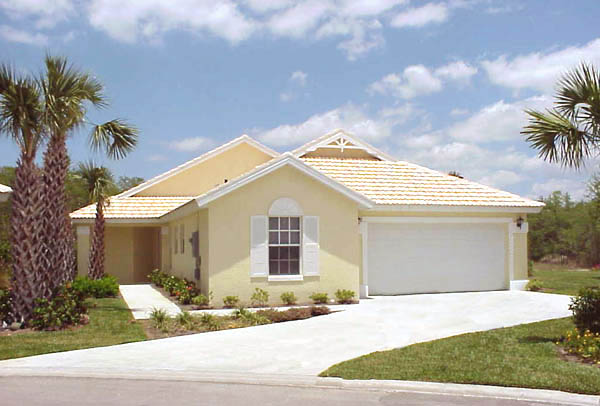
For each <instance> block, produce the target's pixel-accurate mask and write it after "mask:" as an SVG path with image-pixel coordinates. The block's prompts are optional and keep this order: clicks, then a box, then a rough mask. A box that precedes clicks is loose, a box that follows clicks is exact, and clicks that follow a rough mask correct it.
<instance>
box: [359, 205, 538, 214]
mask: <svg viewBox="0 0 600 406" xmlns="http://www.w3.org/2000/svg"><path fill="white" fill-rule="evenodd" d="M542 208H543V205H542V206H524V207H517V206H460V205H456V206H454V205H439V204H435V205H434V204H377V205H375V206H374V207H372V208H371V209H370V210H371V211H407V212H427V213H429V212H456V213H464V212H469V213H539V212H540V211H541V210H542Z"/></svg>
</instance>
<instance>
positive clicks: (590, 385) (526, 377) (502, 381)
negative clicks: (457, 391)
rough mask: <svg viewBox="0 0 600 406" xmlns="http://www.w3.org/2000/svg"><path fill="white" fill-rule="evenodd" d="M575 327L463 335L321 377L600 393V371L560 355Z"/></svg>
mask: <svg viewBox="0 0 600 406" xmlns="http://www.w3.org/2000/svg"><path fill="white" fill-rule="evenodd" d="M571 328H573V323H572V321H571V319H570V318H565V319H558V320H550V321H543V322H538V323H532V324H522V325H519V326H516V327H509V328H503V329H497V330H490V331H484V332H480V333H470V334H463V335H459V336H455V337H449V338H445V339H441V340H435V341H430V342H426V343H421V344H414V345H411V346H408V347H404V348H399V349H396V350H391V351H383V352H375V353H372V354H368V355H365V356H362V357H359V358H355V359H352V360H349V361H345V362H342V363H340V364H337V365H334V366H332V367H331V368H329V369H327V370H326V371H324V372H322V373H321V376H337V377H342V378H344V379H398V380H409V381H431V382H453V383H466V384H482V385H498V386H514V387H526V388H538V389H554V390H561V391H567V392H576V393H586V394H600V368H598V367H595V366H591V365H583V364H580V363H576V362H568V361H564V360H563V359H561V358H560V357H559V355H558V352H557V350H558V346H557V345H556V344H555V342H556V341H558V340H559V339H560V337H561V336H562V335H563V334H564V333H565V332H566V331H567V330H569V329H571Z"/></svg>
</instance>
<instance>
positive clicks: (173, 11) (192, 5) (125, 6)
mask: <svg viewBox="0 0 600 406" xmlns="http://www.w3.org/2000/svg"><path fill="white" fill-rule="evenodd" d="M88 17H89V21H90V24H91V25H92V26H93V27H95V28H97V29H99V30H102V31H105V32H106V33H107V34H108V35H110V36H111V37H112V38H115V39H117V40H120V41H123V42H129V43H132V42H135V41H137V40H138V39H140V38H143V39H147V40H155V39H157V38H160V37H161V35H162V34H164V33H166V32H169V31H173V30H177V29H182V30H186V31H192V32H196V33H199V34H210V35H214V36H216V37H219V38H223V39H225V40H227V41H229V42H230V43H233V44H236V43H238V42H240V41H243V40H245V39H247V38H248V37H250V35H251V34H252V33H253V32H254V31H255V30H256V29H257V23H256V22H255V21H254V20H253V19H251V18H249V17H246V16H245V15H244V14H242V12H240V10H239V9H238V6H237V5H236V4H235V3H234V2H233V1H231V0H221V1H219V2H215V1H211V0H178V1H171V2H165V1H161V0H129V1H127V2H123V1H121V0H93V1H92V2H91V4H90V5H89V7H88Z"/></svg>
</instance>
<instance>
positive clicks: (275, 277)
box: [267, 274, 318, 282]
mask: <svg viewBox="0 0 600 406" xmlns="http://www.w3.org/2000/svg"><path fill="white" fill-rule="evenodd" d="M315 276H318V275H315ZM267 280H268V281H269V282H289V281H303V280H304V275H302V274H300V275H269V276H268V278H267Z"/></svg>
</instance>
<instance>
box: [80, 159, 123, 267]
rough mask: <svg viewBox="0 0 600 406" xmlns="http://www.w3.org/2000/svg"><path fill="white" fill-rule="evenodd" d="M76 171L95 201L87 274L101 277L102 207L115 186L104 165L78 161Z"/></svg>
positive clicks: (110, 174)
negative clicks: (77, 169) (94, 217)
mask: <svg viewBox="0 0 600 406" xmlns="http://www.w3.org/2000/svg"><path fill="white" fill-rule="evenodd" d="M78 172H79V176H81V177H82V178H83V179H84V180H85V182H86V184H87V189H88V193H89V197H90V203H94V202H95V203H96V221H95V222H94V232H93V233H92V244H91V249H90V257H89V268H88V276H89V277H90V279H101V278H102V277H103V276H104V207H105V206H107V205H108V200H107V198H108V196H109V195H110V192H111V191H115V190H116V186H115V183H114V177H113V175H112V173H111V172H110V170H109V169H108V168H106V167H104V166H96V165H95V164H94V163H93V162H88V163H80V164H79V171H78Z"/></svg>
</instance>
